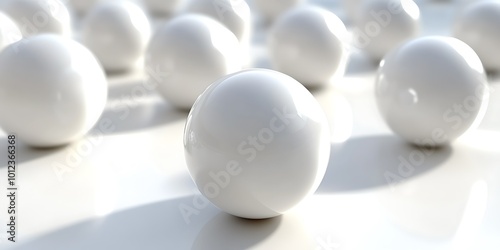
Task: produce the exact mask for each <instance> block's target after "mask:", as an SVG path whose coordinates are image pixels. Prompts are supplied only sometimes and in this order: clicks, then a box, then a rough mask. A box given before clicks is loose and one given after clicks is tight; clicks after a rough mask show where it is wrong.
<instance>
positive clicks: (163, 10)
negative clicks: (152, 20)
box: [142, 0, 182, 15]
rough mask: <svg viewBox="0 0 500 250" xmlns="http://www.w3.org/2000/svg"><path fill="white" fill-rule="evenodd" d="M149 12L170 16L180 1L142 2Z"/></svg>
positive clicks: (148, 0)
mask: <svg viewBox="0 0 500 250" xmlns="http://www.w3.org/2000/svg"><path fill="white" fill-rule="evenodd" d="M142 2H143V3H144V4H145V6H146V7H147V8H148V10H149V12H151V13H153V14H161V15H166V14H172V13H174V12H175V11H176V9H177V7H178V6H179V4H180V3H181V2H182V0H142Z"/></svg>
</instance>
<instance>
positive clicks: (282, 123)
mask: <svg viewBox="0 0 500 250" xmlns="http://www.w3.org/2000/svg"><path fill="white" fill-rule="evenodd" d="M184 149H185V156H186V162H187V166H188V168H189V171H190V173H191V177H192V178H193V179H194V181H195V183H196V185H197V186H198V189H199V190H200V191H201V193H202V194H203V195H204V196H206V197H207V198H208V199H209V200H210V201H211V202H212V203H214V204H215V205H216V206H217V207H219V208H221V209H222V210H224V211H226V212H227V213H230V214H233V215H235V216H239V217H244V218H250V219H262V218H269V217H274V216H277V215H280V214H282V213H284V212H286V211H287V210H289V209H290V208H292V207H293V206H295V205H296V204H297V203H299V202H300V201H301V200H302V199H303V198H305V197H306V196H308V195H309V194H312V193H313V192H314V191H315V190H316V188H317V187H318V186H319V183H320V182H321V180H322V179H323V176H324V173H325V170H326V167H327V164H328V159H329V156H330V130H329V126H328V122H327V120H326V117H325V114H324V113H323V110H322V108H321V107H320V106H319V104H318V102H317V101H316V99H315V98H314V97H313V96H312V95H311V93H310V92H309V91H307V89H305V88H304V87H303V86H302V85H301V84H300V83H298V82H297V81H295V80H294V79H293V78H291V77H289V76H287V75H285V74H282V73H279V72H276V71H272V70H264V69H251V70H245V71H241V72H238V73H235V74H232V75H229V76H226V77H223V78H221V79H219V80H218V81H216V82H215V83H213V84H212V85H211V86H210V87H209V88H208V89H207V90H206V91H205V92H203V94H202V95H201V96H200V98H198V100H197V101H196V103H195V104H194V106H193V108H192V109H191V112H190V114H189V117H188V120H187V123H186V129H185V132H184Z"/></svg>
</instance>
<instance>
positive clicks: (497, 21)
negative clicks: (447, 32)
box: [453, 1, 500, 71]
mask: <svg viewBox="0 0 500 250" xmlns="http://www.w3.org/2000/svg"><path fill="white" fill-rule="evenodd" d="M453 35H454V36H455V37H456V38H458V39H460V40H462V41H464V42H465V43H467V44H468V45H469V46H471V47H472V49H474V51H476V53H477V54H478V56H479V58H480V59H481V62H482V63H483V65H484V67H485V68H486V70H491V71H499V70H500V2H499V1H479V2H477V3H473V4H471V5H469V6H468V7H467V8H465V9H464V10H463V12H462V13H461V14H460V15H459V16H458V17H457V18H456V20H455V25H454V29H453Z"/></svg>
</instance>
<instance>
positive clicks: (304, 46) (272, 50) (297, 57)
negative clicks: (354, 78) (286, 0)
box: [268, 6, 348, 87]
mask: <svg viewBox="0 0 500 250" xmlns="http://www.w3.org/2000/svg"><path fill="white" fill-rule="evenodd" d="M346 37H347V31H346V28H345V26H344V24H343V23H342V21H341V20H340V19H339V18H338V17H337V16H336V15H335V14H333V13H332V12H330V11H328V10H325V9H322V8H320V7H311V6H307V7H299V8H296V9H294V10H292V11H289V12H288V13H286V14H285V15H283V16H282V17H280V18H279V19H278V20H276V22H275V24H274V25H273V27H272V28H271V31H270V34H269V38H268V39H269V40H268V51H269V57H270V60H271V64H272V66H273V68H274V69H276V70H278V71H280V72H283V73H285V74H287V75H290V76H291V77H293V78H295V79H296V80H298V81H299V82H301V83H302V84H304V85H305V86H307V87H317V86H322V85H325V84H327V83H328V82H329V81H330V80H331V79H332V78H334V77H335V76H343V74H344V71H345V68H346V65H347V58H348V50H347V48H348V45H347V44H345V40H346Z"/></svg>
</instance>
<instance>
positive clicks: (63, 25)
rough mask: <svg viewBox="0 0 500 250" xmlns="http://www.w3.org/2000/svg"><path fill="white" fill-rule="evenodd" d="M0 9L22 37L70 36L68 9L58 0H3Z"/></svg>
mask: <svg viewBox="0 0 500 250" xmlns="http://www.w3.org/2000/svg"><path fill="white" fill-rule="evenodd" d="M0 9H1V10H2V11H4V12H5V13H7V14H8V15H9V16H10V17H11V18H12V20H13V21H14V22H15V23H16V24H17V26H18V27H19V29H20V30H21V32H22V33H23V36H24V37H29V36H32V35H37V34H41V33H53V34H59V35H65V36H70V35H71V21H70V16H69V12H68V9H67V8H66V6H65V5H64V4H63V3H62V2H60V1H59V0H4V1H3V2H2V3H0Z"/></svg>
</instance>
